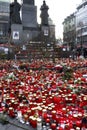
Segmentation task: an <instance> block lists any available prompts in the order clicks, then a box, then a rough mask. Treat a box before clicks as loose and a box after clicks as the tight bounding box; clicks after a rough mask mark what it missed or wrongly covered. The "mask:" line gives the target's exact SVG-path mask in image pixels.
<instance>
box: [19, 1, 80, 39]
mask: <svg viewBox="0 0 87 130" xmlns="http://www.w3.org/2000/svg"><path fill="white" fill-rule="evenodd" d="M18 1H21V0H18ZM45 1H46V4H47V5H48V6H49V11H48V13H49V16H50V18H51V19H52V20H53V23H54V24H55V25H56V37H58V38H59V37H62V32H63V26H62V23H63V21H64V19H65V18H66V17H67V16H69V15H70V14H72V13H74V12H75V11H76V8H77V6H78V5H79V4H80V3H81V2H82V0H45ZM42 3H43V0H35V5H36V6H37V16H38V22H39V23H40V13H41V11H40V7H41V5H42Z"/></svg>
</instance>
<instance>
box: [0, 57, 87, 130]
mask: <svg viewBox="0 0 87 130" xmlns="http://www.w3.org/2000/svg"><path fill="white" fill-rule="evenodd" d="M0 113H4V114H7V115H8V116H9V117H11V118H17V120H18V121H19V122H21V123H26V124H27V125H31V126H32V127H33V128H36V127H37V120H38V119H39V121H40V123H41V126H40V128H39V130H44V127H46V128H47V129H50V128H51V129H52V130H83V129H84V130H87V60H86V59H77V60H72V59H68V58H67V59H57V60H56V61H55V63H54V62H53V61H48V60H46V59H44V60H34V61H32V62H31V63H29V62H28V61H20V60H19V61H17V60H16V61H14V60H9V61H0Z"/></svg>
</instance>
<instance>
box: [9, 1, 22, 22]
mask: <svg viewBox="0 0 87 130" xmlns="http://www.w3.org/2000/svg"><path fill="white" fill-rule="evenodd" d="M20 8H21V5H20V4H19V3H18V2H17V0H14V2H13V3H11V4H10V24H21V18H20Z"/></svg>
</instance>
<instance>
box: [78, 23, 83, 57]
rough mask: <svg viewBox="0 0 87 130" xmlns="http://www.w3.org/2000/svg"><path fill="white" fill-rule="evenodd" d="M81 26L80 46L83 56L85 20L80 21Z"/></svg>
mask: <svg viewBox="0 0 87 130" xmlns="http://www.w3.org/2000/svg"><path fill="white" fill-rule="evenodd" d="M79 26H80V48H81V56H83V22H80V23H79Z"/></svg>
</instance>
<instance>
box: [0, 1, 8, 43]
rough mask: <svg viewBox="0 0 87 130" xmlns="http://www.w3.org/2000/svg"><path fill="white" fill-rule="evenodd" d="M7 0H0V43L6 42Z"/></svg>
mask: <svg viewBox="0 0 87 130" xmlns="http://www.w3.org/2000/svg"><path fill="white" fill-rule="evenodd" d="M9 4H10V2H9V0H0V43H4V42H7V41H8V25H9Z"/></svg>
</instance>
